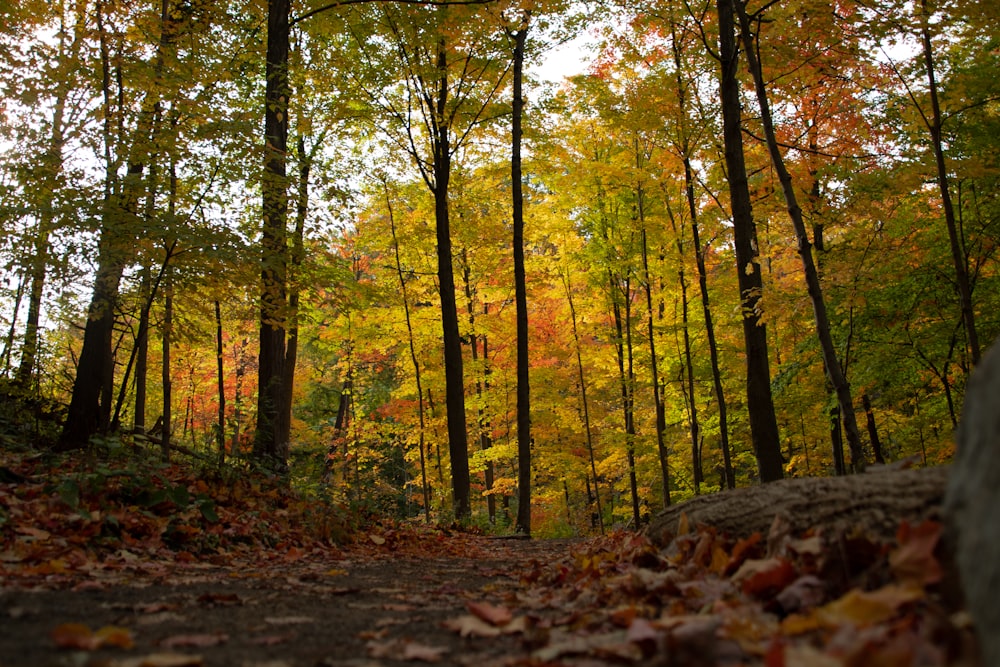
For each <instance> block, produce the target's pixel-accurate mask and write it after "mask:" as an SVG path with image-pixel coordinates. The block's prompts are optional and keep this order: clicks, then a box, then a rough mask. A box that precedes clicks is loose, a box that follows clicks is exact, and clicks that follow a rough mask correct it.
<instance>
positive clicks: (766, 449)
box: [716, 0, 784, 482]
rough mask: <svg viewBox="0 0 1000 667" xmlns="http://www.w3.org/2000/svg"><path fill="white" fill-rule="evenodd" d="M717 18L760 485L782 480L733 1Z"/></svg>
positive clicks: (726, 0) (722, 5)
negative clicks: (749, 182) (744, 136)
mask: <svg viewBox="0 0 1000 667" xmlns="http://www.w3.org/2000/svg"><path fill="white" fill-rule="evenodd" d="M716 9H717V11H718V16H719V61H720V70H721V72H720V85H719V94H720V97H721V100H722V119H723V131H722V135H723V141H724V143H725V151H726V170H727V172H728V175H729V197H730V206H731V208H732V213H733V242H734V245H735V249H736V274H737V277H738V281H739V288H740V300H741V302H742V311H743V339H744V342H745V346H746V358H747V381H746V387H747V409H748V411H749V413H750V436H751V439H752V441H753V446H754V453H755V454H756V456H757V468H758V471H759V473H760V479H761V481H763V482H773V481H775V480H778V479H781V478H782V476H783V474H784V473H783V470H782V460H781V442H780V438H779V435H778V420H777V419H776V418H775V415H774V400H773V398H772V396H771V370H770V364H769V361H768V358H767V327H766V325H765V324H764V321H763V319H762V318H761V314H762V313H761V310H760V306H761V304H760V301H761V295H762V292H763V284H764V283H763V278H762V276H761V268H760V262H759V258H758V255H757V250H756V248H757V238H756V237H757V230H756V225H755V224H754V220H753V211H752V208H751V204H750V189H749V186H748V184H747V170H746V163H745V158H744V154H743V128H742V127H741V111H740V84H739V78H738V68H739V59H738V57H737V50H736V25H735V20H734V17H733V0H716Z"/></svg>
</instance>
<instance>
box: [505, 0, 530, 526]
mask: <svg viewBox="0 0 1000 667" xmlns="http://www.w3.org/2000/svg"><path fill="white" fill-rule="evenodd" d="M529 20H530V14H529V13H528V12H525V13H524V14H523V15H522V17H521V25H520V27H519V28H518V30H517V32H515V33H514V81H513V88H514V90H513V100H512V104H513V107H512V110H513V120H512V128H511V158H510V178H511V187H512V196H513V202H512V204H513V214H514V217H513V224H514V301H515V304H516V310H517V313H516V317H515V319H516V321H517V501H518V504H517V524H516V528H515V529H516V531H517V532H519V533H523V534H525V535H530V534H531V392H530V390H529V387H528V297H527V287H526V284H525V275H524V195H523V194H522V190H521V181H522V176H521V118H522V116H523V115H524V94H523V92H522V79H523V70H524V45H525V41H526V40H527V38H528V21H529Z"/></svg>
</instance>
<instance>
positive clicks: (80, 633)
mask: <svg viewBox="0 0 1000 667" xmlns="http://www.w3.org/2000/svg"><path fill="white" fill-rule="evenodd" d="M51 637H52V641H54V642H55V643H56V646H58V647H59V648H69V649H80V650H84V651H93V650H94V649H96V648H97V646H98V644H97V641H96V640H95V639H94V633H93V631H92V630H91V629H90V628H89V627H87V626H86V625H84V624H83V623H63V624H62V625H59V626H57V627H56V628H55V629H54V630H52V633H51Z"/></svg>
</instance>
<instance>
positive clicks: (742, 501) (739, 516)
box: [646, 466, 948, 546]
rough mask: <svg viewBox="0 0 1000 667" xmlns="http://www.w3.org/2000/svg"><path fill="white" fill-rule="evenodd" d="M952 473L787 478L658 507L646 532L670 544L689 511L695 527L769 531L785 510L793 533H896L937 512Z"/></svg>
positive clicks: (734, 532)
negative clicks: (905, 522)
mask: <svg viewBox="0 0 1000 667" xmlns="http://www.w3.org/2000/svg"><path fill="white" fill-rule="evenodd" d="M947 479H948V467H947V466H939V467H934V468H919V469H913V470H885V471H880V472H869V473H866V474H863V475H850V476H847V477H798V478H794V479H785V480H781V481H777V482H775V483H774V484H765V485H763V486H757V487H749V488H744V489H735V490H730V491H723V492H722V493H714V494H711V495H705V496H698V497H697V498H692V499H691V500H689V501H687V502H684V503H679V504H677V505H674V506H673V507H670V508H669V509H667V510H664V511H662V512H660V513H658V514H657V515H656V517H655V518H654V519H653V521H652V523H651V524H650V526H649V529H648V530H647V531H646V532H647V534H648V535H649V537H650V538H651V539H652V540H653V542H655V543H656V544H658V545H661V546H662V545H666V544H668V543H669V542H670V540H671V539H672V538H673V537H674V536H676V535H677V533H678V526H679V521H680V518H681V515H685V516H686V517H687V520H688V523H689V525H690V526H691V527H694V526H696V525H698V524H704V525H707V526H712V527H714V528H716V529H717V530H718V531H719V532H720V533H726V534H728V535H730V536H731V537H734V538H744V537H747V536H749V535H752V534H753V533H760V534H761V535H763V536H765V537H766V536H767V534H768V531H769V529H770V528H771V525H772V523H774V519H775V517H776V516H778V515H781V516H783V517H784V519H785V520H787V521H788V524H789V526H790V528H791V530H792V531H793V533H801V532H804V531H806V530H809V529H815V528H816V527H821V528H822V529H823V534H824V535H830V534H831V533H832V532H834V531H837V530H845V531H847V532H852V531H854V530H861V531H865V532H869V533H872V534H873V535H874V536H876V537H879V538H884V539H894V538H895V535H896V530H897V529H898V528H899V524H900V522H901V521H902V520H904V519H905V520H908V521H910V522H920V521H922V520H923V519H926V518H939V513H940V508H941V503H942V500H943V499H944V493H945V485H946V482H947Z"/></svg>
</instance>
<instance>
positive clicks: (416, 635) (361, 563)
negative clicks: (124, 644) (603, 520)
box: [0, 538, 568, 667]
mask: <svg viewBox="0 0 1000 667" xmlns="http://www.w3.org/2000/svg"><path fill="white" fill-rule="evenodd" d="M463 542H464V543H465V547H466V548H468V549H469V554H468V556H466V557H457V556H454V555H450V554H449V555H444V556H442V557H434V555H433V554H426V555H424V556H421V557H415V556H412V555H411V556H404V557H393V556H392V554H391V552H379V553H376V552H374V551H371V552H365V551H360V550H359V551H356V552H355V553H354V554H343V553H337V552H329V553H316V554H292V555H290V556H289V555H288V554H282V555H276V558H275V559H274V560H273V561H271V562H266V563H264V562H262V563H258V564H254V565H253V566H252V567H249V566H246V564H238V565H235V566H227V565H213V564H203V563H194V564H190V565H186V566H181V567H177V568H173V567H169V568H164V571H163V573H162V574H159V573H157V572H156V571H155V568H154V571H147V572H141V571H138V570H137V571H136V572H134V573H132V574H129V575H126V576H123V577H119V576H115V577H113V578H112V579H113V581H112V580H109V581H108V582H107V583H106V584H102V583H100V579H99V578H98V579H89V580H86V581H83V582H80V583H79V584H77V585H76V587H75V589H74V588H70V589H67V590H45V589H32V588H23V587H9V588H7V589H6V590H4V591H3V593H2V594H0V609H2V613H3V615H4V618H3V631H2V632H0V665H3V666H4V667H41V666H45V667H48V666H50V665H51V666H56V665H88V664H89V665H95V666H96V665H108V666H109V667H112V666H116V665H143V664H148V665H153V666H155V665H237V666H242V665H246V666H251V665H257V666H260V667H264V666H265V665H266V666H268V667H278V666H289V667H291V666H295V667H300V666H301V667H305V666H309V667H312V666H314V665H330V666H335V665H345V666H346V665H397V664H405V663H409V664H412V662H411V661H412V660H420V659H421V657H423V658H424V659H426V660H433V661H440V662H442V663H443V664H461V665H480V666H485V665H489V664H502V663H503V662H505V661H506V660H507V659H508V658H512V657H514V656H518V655H520V656H525V657H526V656H527V655H528V654H529V653H530V651H529V648H530V646H528V645H525V643H524V642H523V641H522V639H523V637H520V636H515V635H514V634H508V635H499V636H498V637H491V638H482V637H462V636H461V634H460V632H458V631H456V630H452V629H449V628H448V627H447V626H446V625H444V624H446V623H448V622H449V621H452V622H456V621H457V620H458V619H462V618H463V617H467V616H469V614H470V612H469V609H468V606H467V605H468V604H469V603H473V604H475V603H483V602H486V603H493V604H495V605H497V606H498V607H499V606H500V605H503V604H504V603H505V602H506V601H507V600H508V599H509V597H510V595H511V594H512V592H513V590H514V589H515V588H517V587H518V586H519V582H520V575H521V573H523V572H526V571H530V570H532V569H534V568H537V567H538V566H539V564H540V563H541V562H543V561H549V560H553V559H556V558H558V557H561V556H562V555H564V554H565V553H566V552H567V551H568V544H567V543H566V542H564V541H527V540H498V539H489V538H468V539H464V540H463ZM373 546H374V545H373ZM68 623H79V624H82V625H84V626H86V627H87V628H89V629H91V630H94V631H98V630H99V629H100V628H111V627H114V628H122V629H124V630H127V631H128V636H130V637H131V638H132V639H133V641H134V647H133V648H131V649H127V650H126V649H123V648H121V647H119V646H113V645H112V646H108V647H105V648H100V649H96V650H89V651H82V650H79V649H73V648H68V649H66V648H59V647H58V646H57V642H56V640H55V639H54V637H53V632H55V631H58V629H59V628H60V627H61V626H62V627H66V625H65V624H68ZM84 643H86V642H84ZM167 655H170V656H174V657H171V658H169V659H168V658H166V657H165V656H167ZM157 656H159V657H157ZM177 656H187V658H185V659H182V658H180V657H177ZM143 660H146V662H143Z"/></svg>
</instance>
